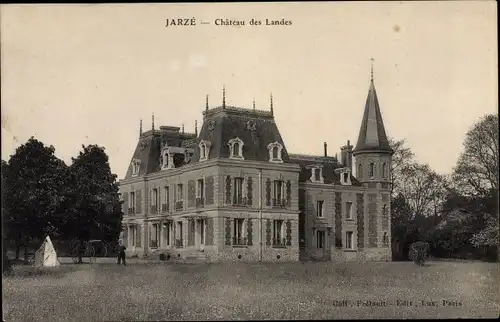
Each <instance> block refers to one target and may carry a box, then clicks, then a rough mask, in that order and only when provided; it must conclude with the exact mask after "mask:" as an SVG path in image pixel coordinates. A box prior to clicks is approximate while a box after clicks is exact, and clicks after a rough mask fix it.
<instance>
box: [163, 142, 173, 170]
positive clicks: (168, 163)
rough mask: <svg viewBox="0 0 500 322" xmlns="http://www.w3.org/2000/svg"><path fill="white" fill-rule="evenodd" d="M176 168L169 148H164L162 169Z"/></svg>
mask: <svg viewBox="0 0 500 322" xmlns="http://www.w3.org/2000/svg"><path fill="white" fill-rule="evenodd" d="M172 168H175V166H174V160H173V156H172V154H171V153H170V151H169V149H168V148H167V147H165V148H163V149H162V151H161V169H162V170H164V169H172Z"/></svg>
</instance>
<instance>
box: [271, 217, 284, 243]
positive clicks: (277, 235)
mask: <svg viewBox="0 0 500 322" xmlns="http://www.w3.org/2000/svg"><path fill="white" fill-rule="evenodd" d="M283 228H284V225H283V220H274V221H273V245H282V246H285V241H284V232H283Z"/></svg>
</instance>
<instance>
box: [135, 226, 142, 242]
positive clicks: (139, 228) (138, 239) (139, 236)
mask: <svg viewBox="0 0 500 322" xmlns="http://www.w3.org/2000/svg"><path fill="white" fill-rule="evenodd" d="M135 227H136V232H137V233H136V241H135V246H137V247H142V246H141V245H142V226H141V225H137V226H135Z"/></svg>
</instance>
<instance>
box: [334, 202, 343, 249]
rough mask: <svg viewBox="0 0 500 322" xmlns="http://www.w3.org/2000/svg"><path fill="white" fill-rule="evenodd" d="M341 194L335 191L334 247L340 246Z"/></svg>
mask: <svg viewBox="0 0 500 322" xmlns="http://www.w3.org/2000/svg"><path fill="white" fill-rule="evenodd" d="M341 202H342V195H341V193H340V192H336V193H335V247H336V248H342V204H341Z"/></svg>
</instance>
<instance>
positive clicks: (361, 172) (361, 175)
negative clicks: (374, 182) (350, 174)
mask: <svg viewBox="0 0 500 322" xmlns="http://www.w3.org/2000/svg"><path fill="white" fill-rule="evenodd" d="M362 177H363V165H362V164H361V163H360V164H358V178H359V179H361V178H362Z"/></svg>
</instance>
